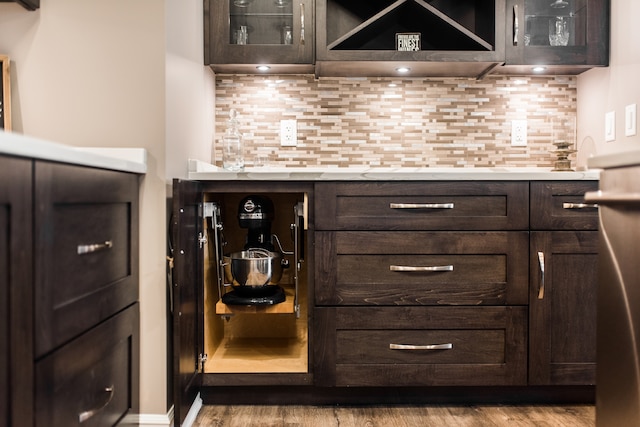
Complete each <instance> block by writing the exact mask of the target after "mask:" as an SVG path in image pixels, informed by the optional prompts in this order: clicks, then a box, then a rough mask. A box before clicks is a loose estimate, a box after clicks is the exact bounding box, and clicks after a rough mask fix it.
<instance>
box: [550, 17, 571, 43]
mask: <svg viewBox="0 0 640 427" xmlns="http://www.w3.org/2000/svg"><path fill="white" fill-rule="evenodd" d="M549 44H550V45H551V46H566V45H568V44H569V23H568V22H567V20H566V19H564V17H563V16H556V17H555V18H551V20H550V21H549Z"/></svg>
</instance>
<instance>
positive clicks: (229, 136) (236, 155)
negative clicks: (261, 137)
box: [222, 109, 244, 171]
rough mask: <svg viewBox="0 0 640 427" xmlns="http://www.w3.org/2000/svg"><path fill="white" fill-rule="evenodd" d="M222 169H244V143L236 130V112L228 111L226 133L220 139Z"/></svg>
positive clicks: (233, 110)
mask: <svg viewBox="0 0 640 427" xmlns="http://www.w3.org/2000/svg"><path fill="white" fill-rule="evenodd" d="M222 167H223V168H224V169H227V170H230V171H240V170H243V169H244V143H243V141H242V134H241V133H240V130H239V129H238V112H237V111H236V110H235V109H231V110H229V120H228V121H227V131H226V132H225V134H224V136H223V137H222Z"/></svg>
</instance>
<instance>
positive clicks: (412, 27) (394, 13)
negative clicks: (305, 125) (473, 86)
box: [316, 0, 505, 76]
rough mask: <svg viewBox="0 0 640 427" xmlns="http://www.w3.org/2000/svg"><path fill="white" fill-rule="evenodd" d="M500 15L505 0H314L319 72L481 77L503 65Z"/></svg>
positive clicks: (327, 74)
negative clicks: (413, 41)
mask: <svg viewBox="0 0 640 427" xmlns="http://www.w3.org/2000/svg"><path fill="white" fill-rule="evenodd" d="M504 15H505V1H504V0H494V1H476V0H462V1H456V2H451V1H446V0H431V1H423V0H316V74H318V75H325V76H339V75H349V76H352V75H361V76H397V75H398V71H397V69H398V68H399V67H407V68H409V69H410V70H409V72H408V73H407V75H409V76H411V75H431V76H480V75H483V74H485V73H487V72H489V71H490V70H491V69H492V68H493V67H495V66H496V65H500V64H502V63H503V62H504V43H505V40H504V37H505V32H504V19H503V17H504ZM402 33H410V34H418V35H419V36H418V37H419V40H420V42H419V46H417V45H414V46H412V47H414V48H415V50H403V49H399V48H398V43H397V36H398V34H402Z"/></svg>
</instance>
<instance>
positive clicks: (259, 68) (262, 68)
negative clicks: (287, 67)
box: [256, 65, 271, 71]
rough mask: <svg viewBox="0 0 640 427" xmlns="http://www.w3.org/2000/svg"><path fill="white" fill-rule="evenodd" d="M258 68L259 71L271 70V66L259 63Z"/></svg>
mask: <svg viewBox="0 0 640 427" xmlns="http://www.w3.org/2000/svg"><path fill="white" fill-rule="evenodd" d="M256 69H257V70H258V71H269V70H270V69H271V67H269V66H268V65H258V66H257V67H256Z"/></svg>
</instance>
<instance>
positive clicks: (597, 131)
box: [578, 0, 640, 157]
mask: <svg viewBox="0 0 640 427" xmlns="http://www.w3.org/2000/svg"><path fill="white" fill-rule="evenodd" d="M639 40H640V2H639V1H638V0H612V1H611V61H610V66H609V67H608V68H600V69H593V70H590V71H587V72H586V73H583V74H581V75H580V76H579V77H578V144H579V149H580V150H581V152H580V153H579V155H580V156H581V157H586V156H588V155H589V153H591V152H594V151H595V153H596V154H606V153H612V152H619V151H627V150H632V149H640V133H638V134H636V136H629V137H627V136H625V134H624V113H625V106H627V105H629V104H638V109H640V78H638V76H640V43H639V42H638V41H639ZM608 111H615V113H616V140H615V141H614V142H605V140H604V115H605V113H606V112H608ZM580 144H582V146H580Z"/></svg>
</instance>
